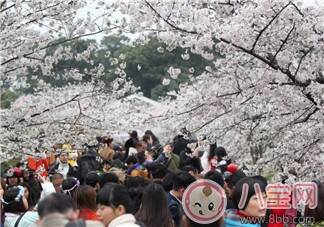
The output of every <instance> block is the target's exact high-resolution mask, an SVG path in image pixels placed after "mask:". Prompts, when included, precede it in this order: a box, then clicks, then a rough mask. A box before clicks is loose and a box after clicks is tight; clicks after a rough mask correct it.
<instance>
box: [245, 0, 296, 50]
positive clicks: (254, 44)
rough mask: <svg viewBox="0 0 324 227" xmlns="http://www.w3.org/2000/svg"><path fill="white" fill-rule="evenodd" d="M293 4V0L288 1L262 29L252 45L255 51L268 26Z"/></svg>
mask: <svg viewBox="0 0 324 227" xmlns="http://www.w3.org/2000/svg"><path fill="white" fill-rule="evenodd" d="M290 4H291V2H288V4H286V5H285V6H284V7H282V8H281V10H280V11H279V12H278V13H277V14H276V15H275V16H274V17H273V18H272V19H271V20H270V21H269V23H268V24H267V25H266V26H265V27H264V28H263V29H261V31H260V32H259V34H258V36H257V37H256V39H255V41H254V43H253V45H252V48H251V51H252V52H254V48H255V46H256V44H257V42H258V41H259V39H260V37H261V36H262V34H263V32H265V31H266V30H267V29H268V27H269V26H270V25H271V24H272V23H273V22H274V21H275V19H276V18H277V17H279V15H280V14H281V13H282V12H283V11H284V10H285V9H286V8H287V7H288V6H289V5H290Z"/></svg>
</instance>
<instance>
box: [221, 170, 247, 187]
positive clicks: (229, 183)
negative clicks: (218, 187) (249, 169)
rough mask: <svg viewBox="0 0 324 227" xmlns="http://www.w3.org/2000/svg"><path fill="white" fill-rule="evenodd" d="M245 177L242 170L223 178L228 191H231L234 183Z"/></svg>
mask: <svg viewBox="0 0 324 227" xmlns="http://www.w3.org/2000/svg"><path fill="white" fill-rule="evenodd" d="M245 177H246V175H245V173H244V172H243V171H242V170H238V171H237V172H236V173H234V174H231V175H230V176H228V177H227V178H225V182H226V183H227V186H228V187H229V188H230V189H233V188H234V186H235V185H236V183H237V182H239V181H240V180H241V179H243V178H245Z"/></svg>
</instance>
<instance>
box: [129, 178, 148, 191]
mask: <svg viewBox="0 0 324 227" xmlns="http://www.w3.org/2000/svg"><path fill="white" fill-rule="evenodd" d="M147 184H148V181H146V180H145V179H144V178H143V177H139V176H136V177H133V176H127V177H126V179H125V186H126V187H127V188H132V187H145V186H146V185H147Z"/></svg>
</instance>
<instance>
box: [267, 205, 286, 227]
mask: <svg viewBox="0 0 324 227" xmlns="http://www.w3.org/2000/svg"><path fill="white" fill-rule="evenodd" d="M285 213H286V210H285V209H273V210H271V211H270V217H269V218H270V221H271V216H273V217H272V220H273V219H274V220H275V219H276V217H283V216H284V215H285ZM281 220H283V218H281ZM267 227H284V223H283V222H278V223H269V224H268V226H267Z"/></svg>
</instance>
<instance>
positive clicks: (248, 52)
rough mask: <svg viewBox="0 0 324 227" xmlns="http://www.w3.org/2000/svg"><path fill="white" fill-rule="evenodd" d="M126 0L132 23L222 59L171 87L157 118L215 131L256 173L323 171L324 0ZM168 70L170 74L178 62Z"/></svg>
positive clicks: (170, 41) (307, 175)
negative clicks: (322, 2)
mask: <svg viewBox="0 0 324 227" xmlns="http://www.w3.org/2000/svg"><path fill="white" fill-rule="evenodd" d="M121 9H122V12H123V13H125V14H130V15H132V22H131V23H130V25H129V26H133V29H135V30H137V31H141V30H142V31H151V33H153V34H155V35H157V36H158V37H159V38H160V39H161V40H163V41H165V43H167V44H168V45H169V46H170V47H171V48H172V47H175V46H181V47H183V48H188V49H189V50H190V51H191V53H198V54H201V55H202V56H203V57H205V58H206V59H209V60H213V61H214V66H213V67H207V68H206V71H205V73H203V74H202V75H200V76H199V77H197V78H193V82H194V83H193V85H192V86H187V85H183V86H182V88H181V89H180V92H178V93H175V92H173V93H171V94H170V97H172V98H173V99H166V100H165V105H166V106H168V107H169V108H168V110H166V111H165V113H164V114H163V115H162V116H161V117H160V118H158V119H156V118H155V119H152V120H158V121H160V123H161V124H162V125H164V126H166V125H168V127H171V128H181V127H184V126H186V127H187V128H189V129H190V130H192V131H195V132H199V133H208V134H212V135H214V136H215V137H216V138H217V140H218V141H219V144H222V145H224V146H226V147H227V148H228V150H229V151H230V153H231V155H232V156H233V157H234V158H235V159H236V160H237V161H238V162H240V164H243V165H245V166H246V167H247V168H248V169H249V170H250V171H251V172H253V173H256V171H260V172H262V171H265V169H267V170H274V171H276V172H284V173H285V174H290V175H295V176H297V177H298V178H308V179H311V178H314V177H317V178H319V177H321V178H323V177H324V175H323V173H324V172H323V161H324V159H323V155H322V154H323V153H324V147H323V144H324V141H323V138H324V124H323V123H324V117H323V114H324V106H323V105H324V76H323V62H324V59H323V56H324V21H323V16H322V15H323V12H324V9H323V7H321V6H319V5H318V6H317V5H316V6H309V7H304V6H303V5H302V2H298V1H282V0H275V1H261V0H219V1H198V0H190V1H160V0H143V1H137V2H136V3H133V2H132V3H128V2H124V3H123V6H122V7H121ZM138 21H142V23H138ZM152 30H153V31H152ZM150 35H152V34H150ZM143 39H144V38H143ZM193 71H194V69H193ZM169 73H170V75H169V76H167V77H166V79H165V80H164V83H165V84H167V83H169V81H170V80H172V78H174V77H176V74H177V73H178V72H177V70H176V69H175V68H172V69H170V70H169Z"/></svg>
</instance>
